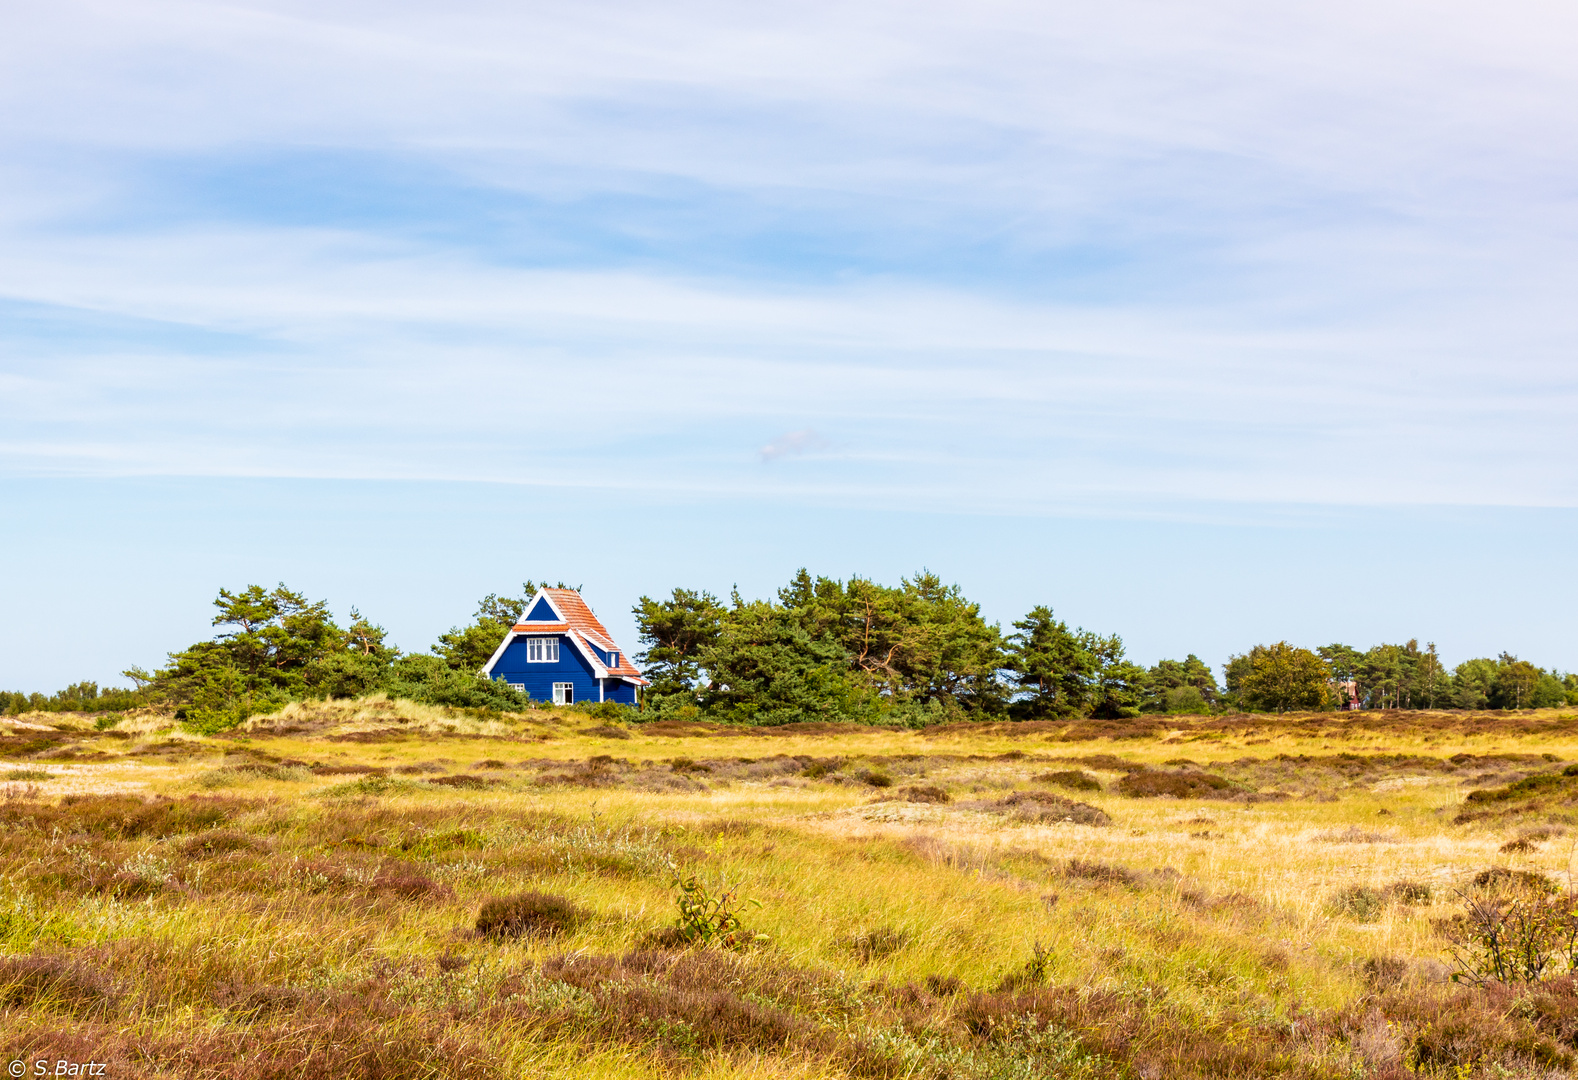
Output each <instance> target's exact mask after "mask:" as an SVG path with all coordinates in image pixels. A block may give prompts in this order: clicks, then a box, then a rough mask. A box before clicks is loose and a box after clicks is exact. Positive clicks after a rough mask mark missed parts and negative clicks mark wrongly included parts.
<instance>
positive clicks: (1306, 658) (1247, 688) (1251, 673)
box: [1235, 641, 1331, 712]
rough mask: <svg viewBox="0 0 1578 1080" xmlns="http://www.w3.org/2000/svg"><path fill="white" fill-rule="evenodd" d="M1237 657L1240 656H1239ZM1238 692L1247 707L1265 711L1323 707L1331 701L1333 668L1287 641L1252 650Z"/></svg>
mask: <svg viewBox="0 0 1578 1080" xmlns="http://www.w3.org/2000/svg"><path fill="white" fill-rule="evenodd" d="M1235 659H1236V658H1235ZM1248 659H1249V664H1248V671H1247V672H1246V673H1244V674H1243V675H1242V676H1241V677H1240V679H1239V681H1238V687H1237V692H1238V694H1239V697H1240V699H1241V701H1242V703H1243V704H1244V706H1245V707H1247V708H1250V709H1255V710H1258V711H1263V712H1285V711H1287V710H1288V709H1322V708H1325V707H1327V705H1328V704H1329V703H1330V685H1329V684H1330V682H1331V669H1330V668H1329V667H1327V666H1326V661H1325V660H1323V659H1321V658H1320V657H1319V656H1318V655H1316V654H1315V653H1313V652H1311V651H1310V650H1308V649H1299V648H1295V647H1294V646H1292V645H1289V644H1288V643H1287V642H1286V641H1279V642H1277V643H1276V644H1275V645H1257V646H1255V647H1254V648H1253V649H1251V650H1250V651H1249V654H1248Z"/></svg>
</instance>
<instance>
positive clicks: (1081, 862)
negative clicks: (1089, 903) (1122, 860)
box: [1063, 859, 1145, 888]
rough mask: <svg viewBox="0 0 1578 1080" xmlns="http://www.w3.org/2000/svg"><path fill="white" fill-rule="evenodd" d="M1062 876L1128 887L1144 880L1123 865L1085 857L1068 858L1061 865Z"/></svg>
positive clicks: (1138, 884) (1135, 885)
mask: <svg viewBox="0 0 1578 1080" xmlns="http://www.w3.org/2000/svg"><path fill="white" fill-rule="evenodd" d="M1063 876H1064V877H1071V878H1080V879H1083V880H1085V881H1094V882H1097V883H1099V884H1102V885H1126V886H1128V887H1130V888H1138V887H1139V886H1140V885H1142V884H1144V881H1145V879H1144V878H1143V877H1142V876H1141V875H1140V874H1137V873H1135V872H1134V871H1133V870H1129V869H1127V868H1125V867H1122V866H1112V865H1110V864H1108V863H1099V862H1091V861H1086V860H1085V859H1070V860H1069V861H1068V863H1067V864H1066V865H1065V866H1064V867H1063Z"/></svg>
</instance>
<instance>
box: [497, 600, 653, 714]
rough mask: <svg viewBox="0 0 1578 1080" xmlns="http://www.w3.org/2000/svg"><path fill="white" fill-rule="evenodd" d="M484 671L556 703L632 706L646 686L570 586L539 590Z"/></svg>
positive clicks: (537, 696)
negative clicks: (606, 702) (617, 703)
mask: <svg viewBox="0 0 1578 1080" xmlns="http://www.w3.org/2000/svg"><path fill="white" fill-rule="evenodd" d="M482 673H483V674H484V675H486V676H487V677H488V678H490V679H500V680H502V681H504V682H507V683H509V684H510V685H511V686H513V687H515V688H516V689H518V690H523V691H525V692H526V693H527V694H529V695H530V696H531V697H533V698H535V699H537V700H538V701H551V702H553V703H554V704H555V705H570V704H573V703H575V702H577V701H617V702H620V703H622V704H625V705H634V704H636V703H637V702H638V701H639V700H640V693H641V688H642V687H643V686H646V685H647V681H646V680H645V679H643V678H642V677H641V672H639V671H637V670H636V666H635V665H634V664H632V663H631V662H630V657H628V656H626V655H625V651H624V650H623V649H621V648H620V647H619V646H618V645H617V644H615V643H614V639H613V637H612V636H610V635H609V633H608V630H607V629H606V628H605V627H604V626H603V624H602V623H600V622H598V621H597V616H596V615H593V614H592V609H591V608H589V607H587V606H586V601H585V600H582V599H581V594H580V593H578V592H576V591H575V590H574V589H539V590H537V595H536V596H534V597H532V598H531V600H530V601H529V602H528V603H527V604H526V608H525V614H524V615H522V616H521V620H520V622H518V623H516V624H515V625H514V626H513V627H511V628H510V632H509V633H508V634H506V635H504V640H503V641H502V642H500V643H499V647H498V648H497V649H495V650H494V652H493V657H492V659H490V660H489V661H488V662H487V664H485V665H484V666H483V668H482Z"/></svg>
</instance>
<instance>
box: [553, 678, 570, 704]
mask: <svg viewBox="0 0 1578 1080" xmlns="http://www.w3.org/2000/svg"><path fill="white" fill-rule="evenodd" d="M553 703H554V704H555V705H574V704H575V684H574V683H567V682H556V683H554V684H553Z"/></svg>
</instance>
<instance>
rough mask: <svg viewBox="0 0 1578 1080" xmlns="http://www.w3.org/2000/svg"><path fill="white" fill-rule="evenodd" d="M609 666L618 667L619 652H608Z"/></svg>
mask: <svg viewBox="0 0 1578 1080" xmlns="http://www.w3.org/2000/svg"><path fill="white" fill-rule="evenodd" d="M608 666H609V667H618V666H619V654H618V653H616V652H611V653H609V654H608Z"/></svg>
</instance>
